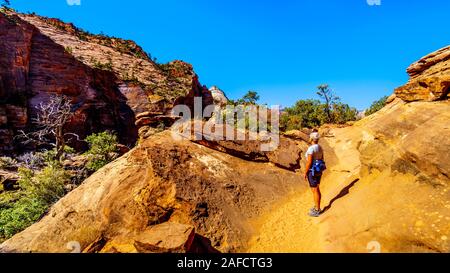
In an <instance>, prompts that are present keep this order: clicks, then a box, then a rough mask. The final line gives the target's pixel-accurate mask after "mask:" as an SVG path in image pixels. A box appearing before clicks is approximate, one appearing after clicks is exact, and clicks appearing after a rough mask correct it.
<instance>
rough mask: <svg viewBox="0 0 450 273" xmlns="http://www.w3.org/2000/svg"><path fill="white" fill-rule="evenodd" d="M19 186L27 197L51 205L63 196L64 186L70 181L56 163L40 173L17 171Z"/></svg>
mask: <svg viewBox="0 0 450 273" xmlns="http://www.w3.org/2000/svg"><path fill="white" fill-rule="evenodd" d="M19 174H20V179H19V185H20V187H21V189H22V190H24V191H25V192H26V193H27V195H28V196H33V197H34V198H36V199H39V200H42V201H43V202H44V203H45V204H48V205H50V204H52V203H54V202H56V201H58V200H59V199H60V198H61V197H63V196H64V194H65V190H64V185H65V184H66V183H68V182H69V181H70V176H69V175H68V174H67V172H66V171H65V170H64V169H63V167H62V166H61V165H59V164H57V163H51V164H49V165H48V166H47V167H45V168H44V169H42V170H41V171H39V172H37V173H33V171H31V170H29V169H24V168H21V169H20V170H19Z"/></svg>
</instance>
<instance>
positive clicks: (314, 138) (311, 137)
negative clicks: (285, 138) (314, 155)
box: [309, 132, 320, 141]
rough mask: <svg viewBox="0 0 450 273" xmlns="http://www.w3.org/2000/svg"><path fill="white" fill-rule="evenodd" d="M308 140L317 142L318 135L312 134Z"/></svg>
mask: <svg viewBox="0 0 450 273" xmlns="http://www.w3.org/2000/svg"><path fill="white" fill-rule="evenodd" d="M309 139H311V140H313V141H318V140H319V139H320V134H319V133H317V132H314V133H312V134H310V135H309Z"/></svg>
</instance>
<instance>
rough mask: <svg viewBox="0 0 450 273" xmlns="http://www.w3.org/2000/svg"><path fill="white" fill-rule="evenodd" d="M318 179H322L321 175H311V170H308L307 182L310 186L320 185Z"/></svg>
mask: <svg viewBox="0 0 450 273" xmlns="http://www.w3.org/2000/svg"><path fill="white" fill-rule="evenodd" d="M320 180H322V175H320V176H313V175H312V172H308V182H309V186H310V187H311V188H317V187H318V186H319V185H320Z"/></svg>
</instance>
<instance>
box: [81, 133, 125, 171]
mask: <svg viewBox="0 0 450 273" xmlns="http://www.w3.org/2000/svg"><path fill="white" fill-rule="evenodd" d="M86 142H87V143H88V144H89V150H88V151H87V152H86V154H87V155H88V156H89V161H88V163H87V165H86V168H87V169H88V170H91V171H97V170H99V169H100V168H102V167H103V166H105V165H106V164H108V163H109V162H111V161H112V160H114V159H115V158H116V157H117V144H118V140H117V136H116V135H115V134H112V133H110V132H102V133H98V134H92V135H90V136H88V137H87V138H86Z"/></svg>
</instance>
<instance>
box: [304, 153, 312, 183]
mask: <svg viewBox="0 0 450 273" xmlns="http://www.w3.org/2000/svg"><path fill="white" fill-rule="evenodd" d="M312 164H313V156H312V155H308V158H307V159H306V166H305V180H307V179H308V172H309V170H310V169H311V167H312Z"/></svg>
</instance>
